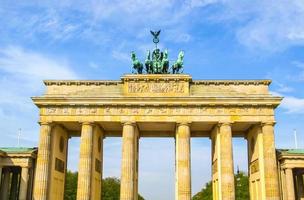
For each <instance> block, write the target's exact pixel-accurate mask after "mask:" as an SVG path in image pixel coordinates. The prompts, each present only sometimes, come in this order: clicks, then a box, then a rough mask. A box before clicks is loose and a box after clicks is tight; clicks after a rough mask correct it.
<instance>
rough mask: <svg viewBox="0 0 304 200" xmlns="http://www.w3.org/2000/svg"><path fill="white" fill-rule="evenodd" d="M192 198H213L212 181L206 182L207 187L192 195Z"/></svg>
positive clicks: (207, 199)
mask: <svg viewBox="0 0 304 200" xmlns="http://www.w3.org/2000/svg"><path fill="white" fill-rule="evenodd" d="M192 200H212V184H211V181H210V182H208V183H206V185H205V187H204V188H203V189H202V190H201V191H200V192H198V193H197V194H196V195H194V196H193V197H192Z"/></svg>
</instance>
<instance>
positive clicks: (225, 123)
mask: <svg viewBox="0 0 304 200" xmlns="http://www.w3.org/2000/svg"><path fill="white" fill-rule="evenodd" d="M232 124H233V122H231V121H219V122H218V123H217V125H218V126H231V125H232Z"/></svg>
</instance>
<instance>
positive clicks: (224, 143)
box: [218, 122, 235, 200]
mask: <svg viewBox="0 0 304 200" xmlns="http://www.w3.org/2000/svg"><path fill="white" fill-rule="evenodd" d="M218 134H220V137H219V138H218V139H219V140H220V141H219V148H220V149H219V158H218V160H219V162H218V164H219V165H218V172H219V182H220V183H219V186H220V193H221V194H220V200H234V199H235V189H234V167H233V152H232V130H231V124H230V123H229V122H220V123H219V132H218Z"/></svg>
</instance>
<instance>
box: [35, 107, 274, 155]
mask: <svg viewBox="0 0 304 200" xmlns="http://www.w3.org/2000/svg"><path fill="white" fill-rule="evenodd" d="M267 109H268V108H266V109H261V111H260V112H256V111H257V109H256V108H250V109H249V108H246V107H239V108H237V107H215V106H208V107H200V106H189V107H187V106H141V107H134V106H122V105H121V106H106V107H93V108H92V107H90V106H82V107H74V106H69V107H62V106H58V107H48V108H42V109H41V115H183V116H186V115H193V116H198V115H223V116H225V115H226V116H230V115H232V114H234V115H238V116H241V115H259V116H260V115H263V114H265V115H267V113H268V111H267ZM265 143H267V144H268V143H269V142H268V140H267V139H265ZM268 145H273V144H272V143H269V144H268ZM265 156H266V157H267V156H268V154H267V152H265ZM269 156H272V152H271V155H269Z"/></svg>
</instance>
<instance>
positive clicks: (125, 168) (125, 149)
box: [120, 122, 136, 200]
mask: <svg viewBox="0 0 304 200" xmlns="http://www.w3.org/2000/svg"><path fill="white" fill-rule="evenodd" d="M135 126H136V125H135V123H129V122H128V123H124V125H123V132H122V163H121V186H120V200H134V199H135V192H134V191H135V189H136V188H135V180H134V179H135V167H136V161H135V158H136V157H135V152H136V149H135V147H136V145H135V139H136V132H135V128H136V127H135Z"/></svg>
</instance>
